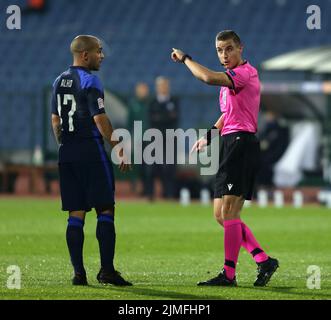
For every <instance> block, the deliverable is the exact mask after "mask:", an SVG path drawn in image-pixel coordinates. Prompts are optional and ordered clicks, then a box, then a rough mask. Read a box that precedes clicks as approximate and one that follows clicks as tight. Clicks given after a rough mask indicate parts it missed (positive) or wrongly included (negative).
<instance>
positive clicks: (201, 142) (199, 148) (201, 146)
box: [190, 137, 207, 154]
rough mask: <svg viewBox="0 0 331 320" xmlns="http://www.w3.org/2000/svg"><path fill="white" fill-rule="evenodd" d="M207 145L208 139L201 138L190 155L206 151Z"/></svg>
mask: <svg viewBox="0 0 331 320" xmlns="http://www.w3.org/2000/svg"><path fill="white" fill-rule="evenodd" d="M206 145H207V139H206V138H205V137H202V138H200V139H199V140H198V141H197V142H196V143H195V144H194V145H193V147H192V149H191V152H190V154H192V153H193V152H195V151H196V152H200V151H204V150H205V147H206Z"/></svg>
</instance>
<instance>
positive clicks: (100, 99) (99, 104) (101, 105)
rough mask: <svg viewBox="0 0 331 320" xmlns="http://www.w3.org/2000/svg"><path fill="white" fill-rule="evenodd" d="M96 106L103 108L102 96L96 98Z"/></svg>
mask: <svg viewBox="0 0 331 320" xmlns="http://www.w3.org/2000/svg"><path fill="white" fill-rule="evenodd" d="M98 106H99V109H104V107H105V105H104V103H103V99H102V98H98Z"/></svg>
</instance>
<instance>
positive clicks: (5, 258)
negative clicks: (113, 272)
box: [0, 198, 331, 300]
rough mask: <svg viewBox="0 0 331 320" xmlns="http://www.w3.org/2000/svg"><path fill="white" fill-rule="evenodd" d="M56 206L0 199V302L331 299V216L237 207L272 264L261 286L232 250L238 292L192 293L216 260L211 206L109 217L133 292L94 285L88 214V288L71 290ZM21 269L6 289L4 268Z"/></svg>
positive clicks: (95, 256) (248, 263)
mask: <svg viewBox="0 0 331 320" xmlns="http://www.w3.org/2000/svg"><path fill="white" fill-rule="evenodd" d="M59 207H60V201H59V200H45V199H23V198H22V199H21V198H17V199H16V198H15V199H3V198H2V199H0V299H61V300H62V299H75V300H76V299H109V300H111V299H120V300H149V299H153V300H154V299H155V300H160V299H180V300H183V299H184V300H188V299H210V300H218V299H220V300H222V299H268V300H269V299H272V300H273V299H331V254H330V252H331V251H330V244H331V233H330V231H331V212H330V210H328V209H326V208H318V207H306V208H303V209H293V208H290V207H288V208H283V209H276V208H271V207H270V208H267V209H259V208H257V207H252V208H246V209H244V212H243V215H242V219H243V220H244V221H245V223H247V224H248V225H249V226H250V227H251V229H252V230H253V231H254V233H255V235H256V237H257V239H258V240H259V241H260V243H261V245H262V247H263V248H264V249H265V250H266V252H267V253H268V254H270V255H271V256H273V257H277V259H279V262H280V268H279V269H278V271H277V272H276V273H275V275H274V277H273V278H272V280H271V281H270V283H269V285H268V286H267V287H265V288H254V287H253V282H254V280H255V274H256V265H255V263H254V261H253V260H252V259H251V257H250V255H249V254H248V253H246V252H245V251H244V249H242V250H241V253H240V257H239V264H238V267H237V280H238V287H237V288H223V287H217V288H213V287H203V288H201V287H197V286H196V283H197V282H198V281H201V280H205V279H208V278H210V277H212V276H214V275H216V274H217V273H218V272H219V270H220V268H221V266H222V262H223V259H224V254H223V230H222V229H221V228H220V227H219V226H218V225H217V224H216V222H215V221H214V220H213V217H212V209H211V207H202V206H200V205H198V204H193V205H191V206H189V207H185V208H184V207H181V206H179V205H178V204H174V203H173V204H172V203H155V204H147V203H126V202H125V201H118V203H117V209H116V210H117V211H116V219H115V221H116V229H117V245H116V258H115V265H116V268H117V269H118V270H119V271H121V273H122V274H123V275H124V277H125V278H127V279H128V280H130V281H132V282H133V283H134V286H133V287H125V288H119V287H114V286H102V285H100V284H99V283H98V282H97V280H96V274H97V272H98V270H99V252H98V244H97V240H96V238H95V227H96V218H95V214H94V213H89V214H88V215H87V219H86V224H85V228H84V230H85V247H84V260H85V267H86V270H87V276H88V281H89V286H88V287H73V286H72V285H71V277H72V269H71V265H70V261H69V255H68V252H67V247H66V242H65V229H66V223H67V222H66V219H67V215H66V214H65V213H62V212H60V210H59ZM10 265H17V266H19V268H20V270H21V289H19V290H18V289H8V288H7V280H8V277H9V276H10V274H9V273H7V268H8V266H10ZM310 265H317V266H318V267H319V268H320V270H321V289H313V290H312V289H308V288H307V279H308V277H309V276H310V275H309V274H308V273H307V268H308V267H309V266H310Z"/></svg>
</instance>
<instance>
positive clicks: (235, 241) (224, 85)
mask: <svg viewBox="0 0 331 320" xmlns="http://www.w3.org/2000/svg"><path fill="white" fill-rule="evenodd" d="M215 44H216V51H217V56H218V58H219V60H220V62H221V64H222V65H223V66H224V67H225V68H226V71H225V72H216V71H212V70H210V69H208V68H206V67H204V66H202V65H201V64H199V63H197V62H196V61H194V59H192V57H191V56H189V55H188V54H185V53H184V52H183V51H181V50H179V49H175V48H173V51H172V53H171V58H172V60H173V61H175V62H180V63H183V64H185V65H186V67H187V68H188V69H189V70H190V71H191V72H192V74H193V75H194V76H195V77H196V78H197V79H199V80H201V81H202V82H204V83H206V84H208V85H215V86H219V87H220V95H219V104H220V111H221V113H222V115H221V116H220V118H219V119H218V120H217V121H216V123H215V125H214V126H213V127H212V129H218V130H219V132H220V134H221V136H222V139H223V144H222V147H221V150H220V164H219V170H218V172H217V174H216V181H215V192H214V216H215V218H216V220H217V222H218V223H219V224H220V225H221V226H223V227H224V250H225V261H224V266H223V270H222V271H221V272H220V273H219V274H218V275H217V276H216V277H214V278H212V279H209V280H207V281H203V282H199V283H198V285H205V286H236V285H237V282H236V276H235V269H236V264H237V261H238V255H239V250H240V247H241V246H243V247H244V248H245V249H246V250H247V251H248V252H249V253H250V254H251V255H252V256H253V258H254V260H255V262H256V263H257V266H258V275H257V279H256V281H255V282H254V285H255V286H265V285H266V284H267V283H268V281H269V280H270V278H271V276H272V274H273V273H274V272H275V271H276V269H277V268H278V261H277V260H276V259H273V258H271V257H269V256H268V255H267V254H266V253H265V252H264V250H263V249H262V248H261V246H260V245H259V243H258V242H257V241H256V239H255V237H254V235H253V233H252V231H251V230H250V229H249V228H248V227H247V225H245V224H244V223H243V221H242V220H241V218H240V212H241V209H242V207H243V204H244V202H245V200H250V199H251V197H252V193H253V188H254V183H255V179H256V175H257V170H258V164H259V156H260V145H259V141H258V139H257V137H256V136H255V134H256V132H257V120H258V113H259V106H260V81H259V77H258V72H257V70H256V69H255V68H254V67H253V66H251V65H250V63H249V62H248V61H246V60H244V59H243V58H242V52H243V46H242V43H241V40H240V38H239V36H238V35H237V34H236V33H235V32H234V31H232V30H225V31H222V32H220V33H218V34H217V36H216V41H215ZM212 129H211V130H209V131H208V133H207V135H206V136H205V137H202V138H201V139H199V140H198V141H197V142H196V143H195V144H194V146H193V148H192V151H200V150H203V149H204V147H205V146H206V145H208V144H209V143H210V141H211V139H212V137H213V133H212V132H214V131H215V130H212Z"/></svg>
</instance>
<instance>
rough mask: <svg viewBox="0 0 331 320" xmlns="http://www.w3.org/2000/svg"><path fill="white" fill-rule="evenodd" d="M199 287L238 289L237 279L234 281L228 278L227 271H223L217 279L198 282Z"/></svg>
mask: <svg viewBox="0 0 331 320" xmlns="http://www.w3.org/2000/svg"><path fill="white" fill-rule="evenodd" d="M198 286H223V287H236V286H237V281H236V277H234V278H233V279H232V280H230V279H229V278H227V276H226V271H225V270H224V269H223V271H222V272H220V273H219V274H218V275H217V276H216V277H215V278H211V279H209V280H207V281H201V282H198Z"/></svg>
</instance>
